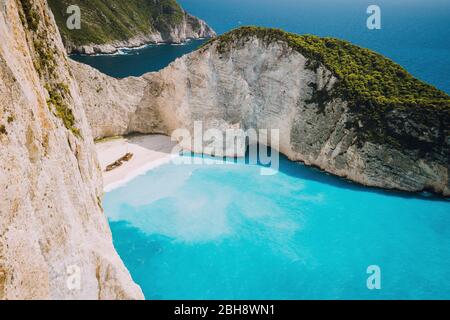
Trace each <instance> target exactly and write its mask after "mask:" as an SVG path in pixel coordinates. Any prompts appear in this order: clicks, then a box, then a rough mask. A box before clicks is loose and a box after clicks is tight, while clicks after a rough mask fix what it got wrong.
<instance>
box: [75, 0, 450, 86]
mask: <svg viewBox="0 0 450 320" xmlns="http://www.w3.org/2000/svg"><path fill="white" fill-rule="evenodd" d="M179 2H180V3H181V5H182V6H183V7H184V8H185V9H186V10H187V11H188V12H190V13H192V14H194V15H196V16H198V17H200V18H201V19H203V20H205V21H206V22H207V23H208V24H209V25H210V26H211V27H213V28H214V29H215V30H216V32H217V33H218V34H222V33H224V32H227V31H229V30H231V29H234V28H238V27H240V26H243V25H257V26H264V27H274V28H281V29H284V30H286V31H289V32H294V33H298V34H315V35H319V36H330V37H336V38H340V39H344V40H348V41H350V42H352V43H354V44H357V45H360V46H362V47H366V48H369V49H372V50H374V51H376V52H379V53H381V54H383V55H385V56H387V57H388V58H390V59H392V60H394V61H395V62H397V63H399V64H400V65H402V66H403V67H404V68H405V69H406V70H408V71H409V72H410V73H411V74H413V75H414V76H415V77H417V78H419V79H421V80H423V81H425V82H428V83H430V84H432V85H434V86H436V87H437V88H439V89H441V90H443V91H445V92H447V93H450V76H449V75H450V40H449V39H450V1H446V0H429V1H424V0H396V1H388V0H378V1H376V3H374V2H373V1H371V2H370V1H366V0H333V1H332V0H314V1H313V0H278V1H274V0H227V1H223V0H180V1H179ZM370 4H377V5H379V6H380V8H381V17H382V29H381V30H369V29H367V27H366V20H367V17H368V15H367V14H366V9H367V7H368V6H369V5H370ZM203 41H204V40H203ZM203 41H202V40H200V41H190V42H189V43H188V44H186V45H181V46H173V45H159V46H150V47H147V48H144V49H141V50H137V51H133V52H132V54H130V55H116V56H97V57H88V56H78V55H77V56H73V59H75V60H77V61H80V62H83V63H87V64H89V65H91V66H93V67H95V68H97V69H99V70H101V71H102V72H104V73H106V74H109V75H111V76H114V77H118V78H122V77H126V76H140V75H142V74H144V73H146V72H150V71H157V70H160V69H162V68H164V67H165V66H167V65H168V64H169V63H170V62H172V61H173V60H175V59H176V58H178V57H180V56H182V55H184V54H186V53H189V52H191V51H193V50H195V49H196V48H198V46H199V45H201V44H202V43H203Z"/></svg>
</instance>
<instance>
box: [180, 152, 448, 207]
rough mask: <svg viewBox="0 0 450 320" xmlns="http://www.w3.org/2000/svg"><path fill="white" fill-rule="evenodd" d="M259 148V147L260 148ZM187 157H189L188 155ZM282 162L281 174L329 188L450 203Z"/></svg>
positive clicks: (268, 166)
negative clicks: (364, 183)
mask: <svg viewBox="0 0 450 320" xmlns="http://www.w3.org/2000/svg"><path fill="white" fill-rule="evenodd" d="M258 148H259V147H258ZM267 150H268V151H267V155H268V157H271V155H272V153H273V151H272V149H271V148H270V147H267ZM185 155H189V154H186V153H185ZM191 156H194V157H205V158H211V159H219V160H221V159H224V158H222V157H211V156H205V155H198V154H191ZM279 156H280V160H279V169H278V171H279V172H281V173H284V174H286V175H289V176H291V177H294V178H298V179H302V180H309V181H315V182H319V183H323V184H327V185H329V186H333V187H337V188H341V189H347V190H352V191H357V192H372V193H376V194H380V195H383V196H388V197H398V198H403V199H419V200H426V201H437V202H447V203H450V198H444V197H441V196H439V195H436V194H433V193H429V192H421V193H418V192H406V191H400V190H394V189H392V190H390V189H381V188H377V187H369V186H363V185H360V184H357V183H356V182H353V181H351V180H348V179H346V178H342V177H338V176H335V175H333V174H330V173H328V172H325V171H323V170H321V169H319V168H316V167H312V166H307V165H305V164H303V163H301V162H295V161H291V160H289V159H288V158H287V157H286V156H285V155H283V154H279ZM226 160H227V161H233V162H235V163H237V162H238V159H237V158H234V159H232V158H227V159H226ZM245 163H246V164H248V163H251V161H250V156H249V151H248V149H247V152H246V156H245ZM258 165H260V166H263V167H266V168H270V164H269V165H265V164H263V163H261V161H260V159H259V157H258Z"/></svg>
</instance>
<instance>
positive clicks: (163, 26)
mask: <svg viewBox="0 0 450 320" xmlns="http://www.w3.org/2000/svg"><path fill="white" fill-rule="evenodd" d="M49 4H50V7H51V9H52V11H53V13H54V15H55V18H56V22H57V24H58V27H59V29H60V31H61V33H62V36H63V41H64V44H65V46H66V48H67V50H68V52H69V53H85V54H94V53H113V52H116V51H117V48H122V47H138V46H141V45H144V44H147V43H160V42H170V43H181V42H185V41H186V40H187V39H198V38H210V37H214V36H215V35H216V34H215V32H214V30H212V29H211V28H210V27H209V26H208V25H207V24H206V23H205V22H204V21H203V20H201V19H199V18H197V17H194V16H192V15H190V14H189V13H187V12H185V11H184V10H183V9H182V8H181V7H180V5H179V4H178V3H177V2H176V1H175V0H127V1H123V0H91V1H80V0H49ZM72 5H77V6H78V7H79V8H80V10H81V29H75V30H71V29H69V28H68V27H67V25H66V22H67V19H68V18H69V16H70V15H69V14H67V8H68V7H69V6H72Z"/></svg>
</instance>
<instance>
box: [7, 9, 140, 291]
mask: <svg viewBox="0 0 450 320" xmlns="http://www.w3.org/2000/svg"><path fill="white" fill-rule="evenodd" d="M0 38H1V41H0V79H1V81H0V146H1V148H0V150H1V152H0V193H1V196H0V299H130V298H131V299H139V298H143V295H142V292H141V290H140V288H139V287H138V286H137V285H136V284H134V282H133V281H132V279H131V277H130V275H129V273H128V271H127V270H126V268H125V267H124V265H123V263H122V261H121V260H120V258H119V256H118V255H117V253H116V251H115V249H114V247H113V244H112V238H111V233H110V230H109V226H108V222H107V219H106V217H105V215H104V214H103V212H102V208H101V196H102V177H101V172H100V169H99V165H98V162H97V158H96V154H95V149H94V146H93V142H92V135H91V130H90V128H89V125H88V122H87V120H86V116H85V113H84V110H83V106H82V101H81V98H80V96H79V94H78V91H79V90H78V87H77V84H76V82H75V81H74V79H73V77H72V74H71V71H70V68H69V64H68V60H67V57H66V55H65V53H64V48H63V45H62V42H61V40H60V37H59V34H58V31H57V29H56V25H55V23H54V21H53V18H52V15H51V13H50V12H49V9H48V7H47V3H46V1H45V0H2V1H0Z"/></svg>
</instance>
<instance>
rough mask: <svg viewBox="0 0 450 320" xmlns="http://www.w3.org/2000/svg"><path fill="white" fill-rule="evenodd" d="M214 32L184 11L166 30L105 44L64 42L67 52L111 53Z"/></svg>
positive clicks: (200, 37)
mask: <svg viewBox="0 0 450 320" xmlns="http://www.w3.org/2000/svg"><path fill="white" fill-rule="evenodd" d="M215 36H216V32H215V31H214V30H213V29H212V28H211V27H210V26H209V25H208V24H206V22H205V21H203V20H201V19H199V18H197V17H194V16H192V15H190V14H189V13H187V12H185V13H184V17H183V20H182V22H181V23H180V24H179V25H177V26H175V27H172V28H170V29H169V30H166V31H153V32H149V33H145V34H144V33H141V34H137V35H135V36H133V37H132V38H130V39H127V40H117V41H113V42H110V43H105V44H88V45H82V46H77V45H74V44H72V43H70V42H68V43H66V49H67V52H69V53H81V54H89V55H92V54H112V53H116V52H117V51H118V49H120V48H136V47H140V46H143V45H146V44H149V43H175V44H180V43H183V42H186V41H187V40H190V39H202V38H213V37H215Z"/></svg>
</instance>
